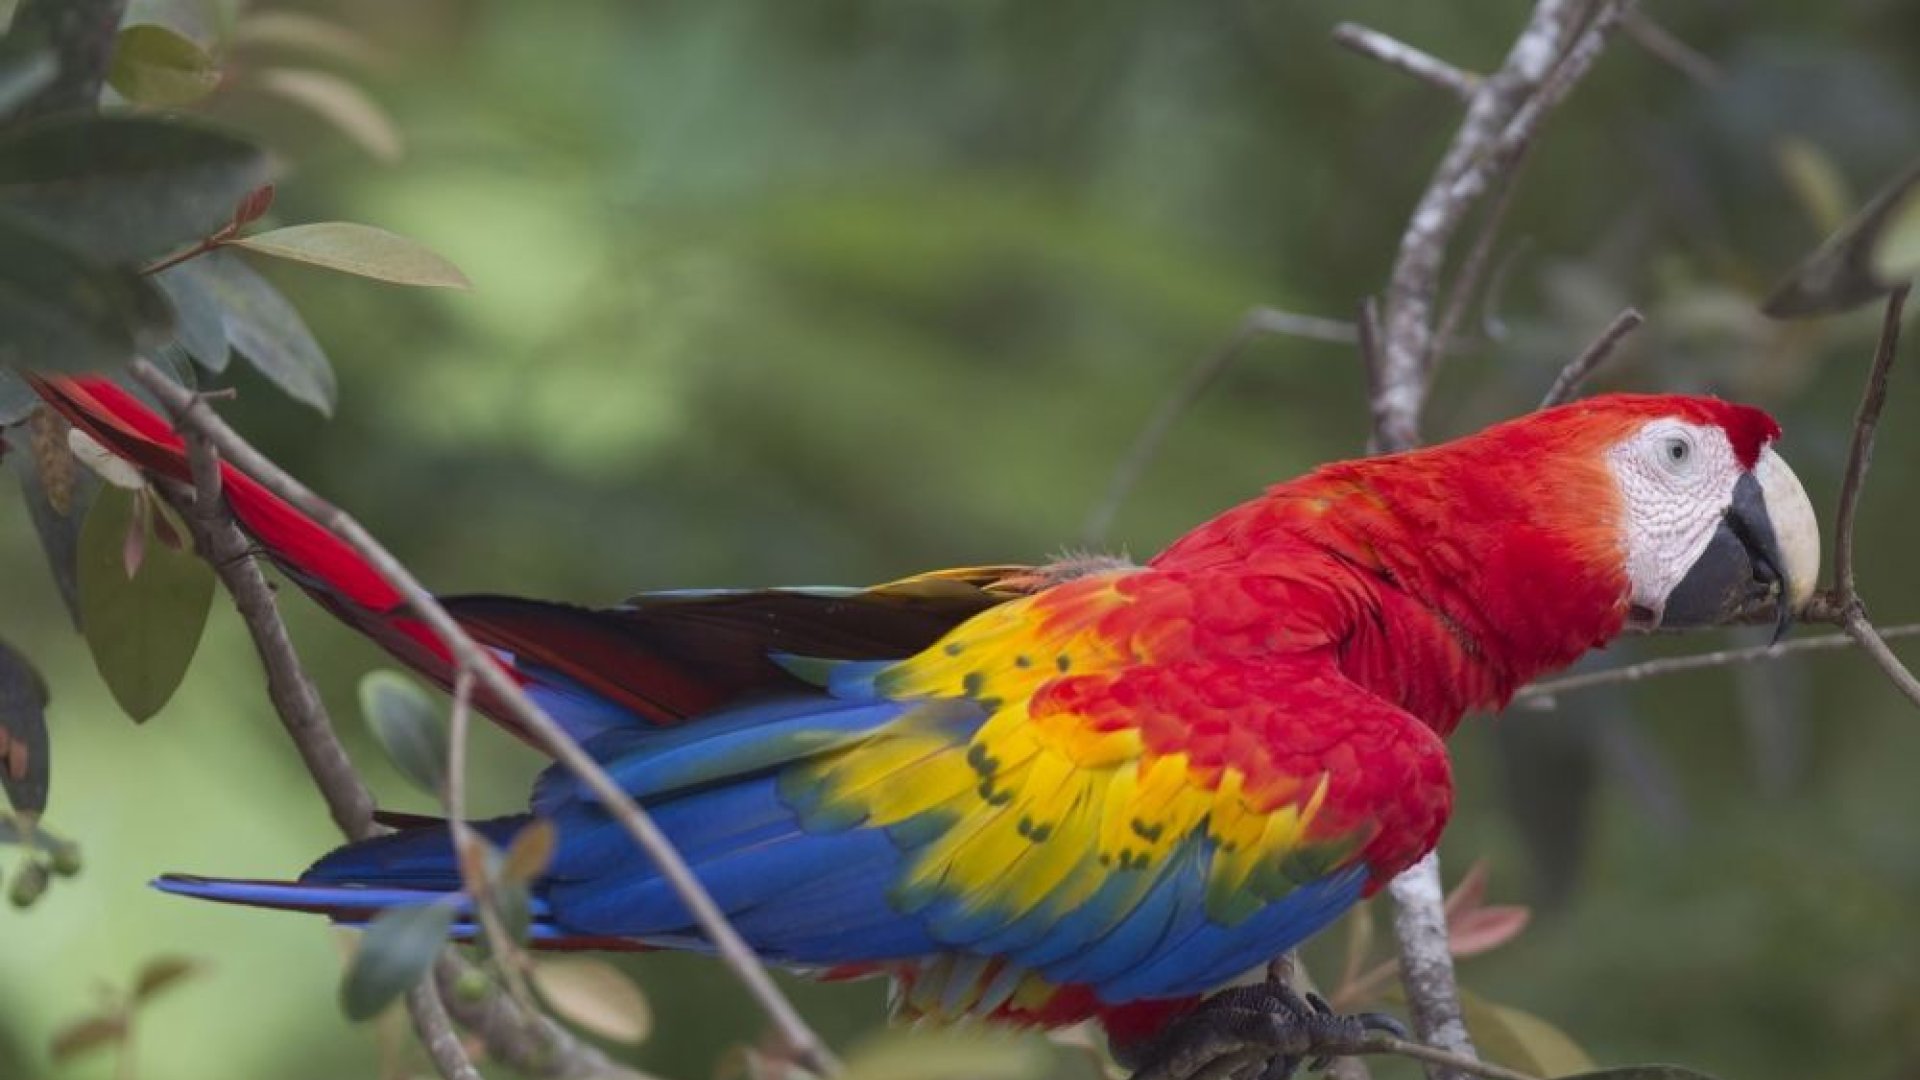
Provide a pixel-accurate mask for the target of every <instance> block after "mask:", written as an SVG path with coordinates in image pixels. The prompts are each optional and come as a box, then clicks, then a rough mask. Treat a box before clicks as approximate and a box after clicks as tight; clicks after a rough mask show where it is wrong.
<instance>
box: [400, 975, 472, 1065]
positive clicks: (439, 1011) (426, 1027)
mask: <svg viewBox="0 0 1920 1080" xmlns="http://www.w3.org/2000/svg"><path fill="white" fill-rule="evenodd" d="M407 1013H408V1015H410V1016H412V1017H413V1030H414V1031H416V1032H418V1033H419V1035H420V1045H421V1046H424V1047H426V1050H427V1057H428V1058H430V1059H431V1060H432V1061H433V1067H434V1069H435V1070H436V1071H438V1072H439V1073H440V1076H441V1078H442V1080H483V1078H482V1077H481V1075H480V1070H479V1069H476V1068H474V1067H473V1059H472V1058H469V1057H468V1056H467V1048H466V1047H464V1046H462V1045H460V1035H459V1033H458V1032H456V1031H454V1030H453V1021H452V1020H450V1019H448V1017H447V1008H446V1006H445V1005H443V1004H442V1003H441V1001H440V992H439V990H437V989H435V988H434V985H433V983H432V982H431V981H430V980H427V979H422V980H420V982H419V983H418V984H417V985H415V986H414V988H413V989H411V990H409V991H407Z"/></svg>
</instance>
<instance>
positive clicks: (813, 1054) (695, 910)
mask: <svg viewBox="0 0 1920 1080" xmlns="http://www.w3.org/2000/svg"><path fill="white" fill-rule="evenodd" d="M132 371H133V374H134V377H135V378H136V379H137V380H138V381H139V382H140V384H141V385H142V386H144V387H146V389H147V390H148V391H149V392H150V393H153V394H154V395H155V396H157V397H159V398H160V400H162V401H163V402H166V403H167V404H168V406H169V407H170V408H171V409H172V410H173V411H174V413H175V414H176V415H177V416H179V417H180V422H181V423H182V424H183V425H184V426H187V427H191V428H196V429H198V430H199V431H201V432H202V433H204V434H205V435H206V436H207V437H208V438H210V439H211V440H213V442H214V443H215V445H217V446H218V447H219V448H220V451H221V453H222V454H224V455H225V456H226V458H227V460H228V461H231V462H233V463H234V464H235V465H236V466H237V467H239V468H240V469H241V470H242V471H244V472H246V473H247V474H248V475H250V476H252V477H253V478H254V479H255V480H257V481H259V482H260V483H261V484H263V485H264V486H266V487H267V489H268V490H270V491H272V492H273V493H274V494H276V495H278V496H279V497H280V498H282V499H285V500H286V501H287V502H289V503H291V504H292V505H293V506H294V507H295V508H296V509H298V510H299V511H300V512H301V513H303V514H306V515H307V516H308V517H310V518H312V519H313V520H314V521H316V522H318V523H319V524H320V525H321V527H322V528H325V529H326V530H327V531H328V532H331V533H333V534H334V535H335V536H337V537H339V538H340V539H341V540H342V541H344V542H346V543H347V545H348V546H350V547H352V548H353V549H354V551H355V552H356V553H358V554H359V555H360V556H361V557H362V558H363V559H365V560H366V561H367V563H368V565H369V566H371V567H372V568H373V570H374V572H375V573H377V574H379V575H380V576H381V577H382V578H383V579H385V580H386V581H387V583H388V584H390V585H392V586H393V587H394V589H395V590H397V591H398V592H399V593H400V594H401V596H402V597H403V598H404V599H405V601H406V603H407V607H408V609H409V611H410V612H411V613H412V615H413V616H414V617H415V618H418V619H419V620H420V621H421V622H422V623H423V624H424V625H425V626H426V627H427V628H428V629H429V630H430V631H431V632H432V633H433V635H434V636H435V637H436V638H438V639H439V640H440V642H441V643H442V644H443V645H445V646H446V648H447V649H448V651H449V652H450V653H452V654H453V662H454V663H455V664H456V665H460V666H464V667H467V668H468V669H470V670H471V671H472V672H473V673H474V676H475V677H476V678H477V679H478V680H479V683H480V685H481V688H483V689H484V690H486V691H487V692H488V694H489V695H490V696H491V700H493V701H495V702H497V703H498V706H499V707H500V708H501V709H502V710H503V711H504V712H506V713H507V714H508V716H509V717H510V718H511V719H512V720H513V721H515V722H516V723H518V724H520V725H521V726H523V727H524V728H525V729H526V730H527V731H529V732H531V733H532V734H534V735H535V736H536V737H537V738H538V739H539V740H540V742H541V744H542V745H543V746H545V748H546V749H547V750H548V752H549V753H551V754H552V755H553V756H554V758H555V760H557V761H558V762H559V763H560V764H561V765H562V766H564V767H565V768H566V769H567V770H568V771H569V772H571V773H573V774H574V775H575V776H576V777H578V778H579V779H580V781H581V782H582V783H583V784H585V785H586V787H587V789H588V790H589V791H591V792H592V793H593V795H594V798H595V799H596V800H598V801H599V803H600V805H601V807H602V808H603V809H605V810H606V811H607V813H608V814H609V815H610V816H611V817H613V819H614V820H616V821H618V822H619V823H620V825H621V827H622V828H624V829H625V830H626V831H627V833H628V834H629V835H630V836H632V837H633V839H634V841H635V842H636V843H637V844H638V845H639V847H640V849H641V850H642V851H644V852H645V853H646V854H647V855H648V857H649V858H651V859H652V860H653V861H654V864H655V865H656V866H657V867H658V868H659V870H660V872H661V875H662V876H663V877H665V878H666V879H667V881H668V883H669V884H670V885H671V886H672V887H673V890H674V892H675V894H676V895H677V896H679V898H680V900H681V901H682V902H683V903H685V904H686V905H687V908H688V910H689V911H690V912H691V913H692V914H693V917H694V920H695V921H696V922H697V923H698V924H699V926H700V928H701V930H702V931H703V933H704V934H705V935H706V937H707V939H708V940H709V941H710V942H712V944H713V946H714V948H715V949H716V950H717V951H718V952H719V954H720V957H721V959H722V960H724V961H725V962H726V963H727V966H728V967H730V968H732V969H733V971H734V974H735V975H736V976H737V977H738V978H739V979H740V981H741V982H742V983H743V984H744V985H745V986H746V988H747V990H748V992H749V993H751V994H752V995H753V997H754V999H755V1000H756V1001H757V1002H758V1003H759V1005H760V1007H761V1008H762V1009H763V1010H765V1012H766V1013H767V1016H768V1018H769V1019H770V1020H772V1022H773V1024H774V1026H775V1027H776V1028H777V1029H778V1030H779V1032H780V1035H781V1037H782V1038H783V1039H784V1040H786V1041H787V1043H788V1045H789V1046H790V1047H791V1049H792V1051H793V1053H794V1054H795V1055H796V1057H797V1058H798V1059H799V1060H800V1061H802V1062H803V1063H804V1064H806V1065H808V1066H809V1067H811V1068H813V1070H814V1071H815V1072H821V1073H825V1072H829V1071H833V1070H835V1069H836V1068H837V1066H836V1064H835V1062H834V1059H833V1057H832V1055H831V1053H830V1052H829V1051H828V1050H827V1049H826V1046H825V1044H824V1043H822V1042H821V1040H820V1037H819V1036H818V1035H816V1034H814V1032H813V1029H812V1028H811V1027H809V1026H808V1025H807V1023H806V1021H805V1020H804V1019H802V1018H801V1016H800V1014H799V1012H798V1011H797V1010H796V1009H794V1007H793V1004H792V1002H790V1001H788V1000H787V997H786V995H785V994H783V993H781V991H780V988H779V987H778V986H777V985H775V984H774V982H773V977H772V976H771V975H770V974H769V973H768V971H767V969H766V966H765V965H764V964H763V963H761V961H760V958H759V956H758V955H757V954H755V953H754V951H753V949H752V948H751V947H750V946H748V945H747V943H746V942H745V941H744V940H743V939H742V938H741V937H740V935H739V932H738V931H736V930H735V929H734V928H733V925H732V924H731V923H730V922H728V921H727V917H726V914H725V913H724V912H722V911H721V910H720V908H719V905H717V904H715V903H714V901H713V897H712V896H710V895H709V894H708V893H707V890H706V888H705V887H704V886H703V885H701V884H700V881H699V879H698V878H697V877H695V876H694V874H693V871H692V869H691V868H689V867H688V866H687V863H686V860H685V859H683V858H681V856H680V853H679V852H678V851H676V850H675V849H674V846H673V843H672V841H670V840H668V839H667V837H666V834H664V833H662V832H661V831H660V828H659V826H657V825H656V824H654V822H653V819H652V818H651V817H649V816H648V815H647V814H646V812H645V811H644V810H643V809H641V807H640V805H639V804H638V803H636V802H635V801H634V800H633V799H632V798H630V797H629V796H628V795H627V794H626V793H625V792H624V791H622V790H621V788H620V786H619V784H618V783H616V782H615V781H614V780H613V778H612V777H610V776H608V775H607V773H606V770H604V769H602V768H600V766H599V764H598V763H597V762H595V761H594V760H593V758H592V757H591V756H589V755H588V754H587V753H586V751H584V750H582V749H581V748H580V745H579V744H578V743H576V742H574V741H573V739H572V738H570V737H569V736H568V735H567V733H566V731H565V729H563V728H561V727H560V725H559V724H557V723H555V722H554V720H553V718H552V717H550V716H548V715H547V713H546V711H545V710H543V709H541V708H540V706H538V705H536V704H535V703H534V702H533V700H532V699H531V698H529V697H527V695H526V692H525V691H524V690H522V689H521V687H520V685H519V683H517V682H515V681H514V680H513V679H512V678H511V677H510V676H508V674H507V673H506V671H505V670H504V669H503V668H502V667H501V666H500V665H499V663H498V662H497V661H496V660H495V659H494V657H493V656H492V654H491V653H489V652H487V650H486V649H484V648H483V647H482V646H481V645H480V644H479V642H477V641H475V640H474V639H473V637H472V636H471V635H469V634H468V633H467V632H466V630H465V629H464V628H462V627H461V625H460V624H459V622H457V621H456V620H455V619H454V618H453V616H452V615H451V614H449V613H448V612H447V609H446V608H445V607H443V606H441V604H440V602H439V600H437V599H436V598H435V597H434V596H433V594H432V593H430V592H428V591H427V590H426V588H425V587H424V586H422V585H421V584H420V582H419V580H418V579H417V578H415V577H414V576H413V573H412V571H410V570H408V569H407V568H406V566H405V565H404V564H403V563H401V562H400V561H399V560H398V559H396V558H394V556H393V554H392V553H391V552H389V551H387V549H386V548H385V547H383V546H382V545H381V544H380V542H379V541H378V540H375V539H374V538H373V536H372V534H370V533H368V532H367V530H366V529H365V527H363V526H362V525H361V524H360V523H359V522H357V521H355V520H354V519H353V518H352V517H350V516H348V515H347V514H346V513H345V512H343V511H341V510H340V509H339V508H337V507H335V506H333V505H332V504H330V503H328V502H327V501H326V500H324V499H321V498H320V497H319V496H317V495H315V494H314V493H313V492H312V491H311V490H309V489H308V488H307V487H306V485H304V484H302V483H300V482H299V481H298V480H295V479H294V478H293V477H292V476H290V475H288V474H287V473H286V472H285V471H284V470H282V469H281V468H280V467H279V466H277V465H275V464H273V463H272V462H271V461H269V460H268V459H267V458H266V456H265V455H263V454H261V453H260V452H259V451H258V450H256V449H254V448H253V446H252V445H251V444H249V443H248V442H247V441H246V440H245V439H243V438H241V437H240V436H239V434H238V433H236V432H235V431H234V430H233V429H232V428H231V427H228V426H227V424H226V422H225V421H224V420H222V419H220V417H219V415H218V414H217V413H215V412H214V411H213V410H212V409H211V408H209V407H207V405H206V404H205V403H204V402H201V401H199V400H197V399H195V398H194V396H193V395H192V394H191V393H189V392H188V391H186V390H184V389H182V388H181V387H180V386H178V385H176V384H174V383H173V381H172V380H170V379H168V378H167V377H166V375H164V374H163V373H162V372H161V371H160V369H158V368H156V367H154V366H153V365H152V364H151V363H148V362H147V361H145V360H136V361H135V362H134V363H133V365H132Z"/></svg>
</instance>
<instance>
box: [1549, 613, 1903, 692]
mask: <svg viewBox="0 0 1920 1080" xmlns="http://www.w3.org/2000/svg"><path fill="white" fill-rule="evenodd" d="M1878 636H1879V637H1881V638H1883V639H1886V640H1889V641H1891V640H1898V639H1900V638H1908V637H1915V636H1920V623H1903V624H1901V625H1899V626H1889V627H1887V628H1886V629H1885V630H1882V631H1880V632H1879V635H1878ZM1857 643H1858V642H1857V639H1855V638H1854V636H1853V635H1852V634H1847V633H1841V634H1821V635H1820V636H1818V637H1805V638H1793V639H1791V640H1788V641H1781V642H1776V643H1774V644H1772V645H1752V646H1748V647H1747V648H1743V649H1719V650H1716V651H1714V652H1706V653H1696V654H1694V655H1692V656H1668V657H1663V658H1661V659H1659V660H1643V661H1641V662H1640V663H1637V664H1626V665H1624V666H1622V667H1617V668H1608V669H1607V670H1605V671H1590V672H1586V673H1584V674H1581V675H1566V676H1562V677H1561V678H1558V679H1544V680H1542V681H1540V682H1537V683H1530V684H1528V685H1526V686H1523V687H1521V688H1520V689H1519V690H1518V691H1516V692H1515V693H1514V695H1513V703H1514V704H1516V705H1527V706H1530V707H1534V708H1543V709H1544V708H1551V707H1552V706H1553V699H1554V698H1556V697H1558V696H1559V695H1561V694H1570V693H1574V692H1576V691H1580V690H1591V689H1593V688H1595V687H1599V686H1615V685H1618V684H1621V683H1637V682H1644V681H1645V680H1647V679H1657V678H1663V677H1665V676H1668V675H1681V674H1685V673H1686V672H1689V671H1708V670H1711V669H1713V668H1722V667H1732V666H1734V665H1737V664H1754V663H1759V662H1761V661H1765V660H1779V659H1783V658H1785V657H1788V656H1796V655H1798V654H1800V653H1811V652H1831V651H1833V650H1835V649H1844V648H1846V647H1848V646H1849V645H1854V644H1857Z"/></svg>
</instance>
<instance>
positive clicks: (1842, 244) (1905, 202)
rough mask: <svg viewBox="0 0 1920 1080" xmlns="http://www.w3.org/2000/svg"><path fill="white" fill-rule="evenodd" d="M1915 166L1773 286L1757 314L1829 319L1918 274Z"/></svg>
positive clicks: (1918, 168) (1919, 193)
mask: <svg viewBox="0 0 1920 1080" xmlns="http://www.w3.org/2000/svg"><path fill="white" fill-rule="evenodd" d="M1916 204H1920V163H1916V164H1915V165H1914V166H1913V167H1912V168H1910V169H1908V170H1907V171H1906V173H1904V174H1903V175H1901V176H1900V177H1898V178H1897V179H1895V180H1894V181H1893V183H1891V184H1889V185H1887V186H1886V187H1884V188H1882V189H1881V190H1880V191H1879V193H1877V194H1876V195H1874V197H1873V198H1872V199H1869V200H1868V201H1867V205H1865V206H1864V207H1861V209H1860V212H1859V213H1857V214H1855V215H1854V216H1853V218H1852V219H1851V220H1849V221H1848V222H1847V223H1846V224H1845V225H1844V226H1842V227H1841V228H1840V231H1838V232H1836V233H1834V234H1833V235H1832V236H1830V237H1828V238H1827V241H1826V242H1825V243H1823V244H1821V245H1820V247H1819V249H1818V250H1816V251H1815V252H1814V253H1813V254H1812V255H1809V256H1808V257H1807V258H1806V259H1805V260H1803V261H1802V262H1801V263H1800V265H1799V266H1796V267H1794V269H1793V272H1792V273H1790V274H1788V275H1787V277H1786V279H1785V280H1784V281H1782V282H1781V283H1780V284H1779V285H1778V286H1776V287H1775V288H1774V290H1773V292H1772V293H1771V294H1770V295H1769V296H1768V297H1767V299H1766V302H1765V303H1763V304H1761V305H1760V310H1761V311H1764V312H1766V313H1767V314H1768V315H1771V316H1773V317H1774V318H1776V319H1792V318H1804V317H1807V316H1813V315H1830V314H1833V313H1835V312H1841V311H1846V310H1848V309H1850V308H1855V307H1858V306H1860V305H1861V304H1864V303H1867V302H1868V301H1870V300H1874V299H1877V298H1878V297H1881V296H1884V295H1885V294H1886V293H1888V292H1889V291H1891V290H1892V289H1894V288H1895V287H1896V286H1899V285H1902V284H1905V283H1906V282H1908V281H1911V280H1912V279H1913V277H1914V275H1915V274H1916V273H1920V236H1916V233H1920V222H1917V221H1916V218H1920V208H1916Z"/></svg>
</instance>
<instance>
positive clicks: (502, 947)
mask: <svg viewBox="0 0 1920 1080" xmlns="http://www.w3.org/2000/svg"><path fill="white" fill-rule="evenodd" d="M472 720H473V672H472V671H470V670H469V669H468V668H466V667H465V666H464V665H463V666H461V667H460V668H458V669H457V670H456V671H455V672H454V674H453V705H452V707H451V709H450V710H449V717H448V721H447V780H446V789H445V791H444V792H442V796H441V799H442V801H443V802H444V803H445V804H446V809H447V832H448V833H449V834H450V835H451V836H452V837H453V851H454V862H455V865H456V866H458V867H459V870H460V881H461V884H462V886H463V887H465V889H466V890H467V895H468V896H469V897H471V898H472V899H473V911H474V916H475V917H476V918H478V919H479V920H480V933H481V934H482V936H484V937H485V939H486V942H487V948H488V950H490V951H491V952H492V954H493V958H494V960H495V961H496V966H497V967H498V968H499V970H500V973H501V975H502V976H503V977H504V978H505V979H506V985H507V992H508V993H510V994H512V995H513V997H514V999H515V1000H516V1001H518V1002H520V1004H521V1005H522V1006H523V1007H525V1008H527V1009H532V1008H533V1007H534V1004H533V992H532V990H530V989H529V988H528V986H527V978H526V973H525V972H524V970H523V968H522V964H523V956H522V954H521V952H520V946H519V944H518V943H517V942H515V941H514V940H513V935H512V934H509V933H507V927H506V924H505V923H504V922H502V921H501V919H500V904H499V900H498V898H497V897H495V896H494V890H493V885H492V883H491V882H490V881H488V879H487V870H486V864H485V857H484V854H483V852H484V850H485V849H484V847H483V846H482V844H481V841H480V838H479V837H477V836H475V835H474V832H473V826H472V825H470V824H469V823H468V821H467V741H468V729H469V728H471V727H472Z"/></svg>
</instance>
